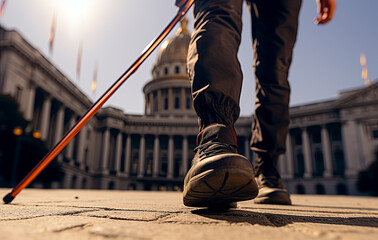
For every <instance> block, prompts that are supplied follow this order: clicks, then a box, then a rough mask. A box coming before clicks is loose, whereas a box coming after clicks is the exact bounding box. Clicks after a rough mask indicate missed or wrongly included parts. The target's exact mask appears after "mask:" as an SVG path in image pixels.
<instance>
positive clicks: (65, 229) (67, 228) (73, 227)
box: [53, 223, 94, 233]
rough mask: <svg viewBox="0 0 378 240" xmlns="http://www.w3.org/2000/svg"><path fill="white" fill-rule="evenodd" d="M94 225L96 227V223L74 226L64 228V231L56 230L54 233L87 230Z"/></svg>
mask: <svg viewBox="0 0 378 240" xmlns="http://www.w3.org/2000/svg"><path fill="white" fill-rule="evenodd" d="M93 225H94V223H83V224H78V225H73V226H70V227H65V228H62V229H56V230H54V231H53V232H56V233H60V232H64V231H68V230H73V229H84V228H87V227H89V226H93Z"/></svg>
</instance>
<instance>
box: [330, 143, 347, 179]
mask: <svg viewBox="0 0 378 240" xmlns="http://www.w3.org/2000/svg"><path fill="white" fill-rule="evenodd" d="M334 158H335V165H334V169H333V173H334V175H336V176H344V170H345V163H344V153H343V151H342V150H341V149H336V151H335V152H334Z"/></svg>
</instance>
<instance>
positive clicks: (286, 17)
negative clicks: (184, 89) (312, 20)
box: [250, 0, 301, 204]
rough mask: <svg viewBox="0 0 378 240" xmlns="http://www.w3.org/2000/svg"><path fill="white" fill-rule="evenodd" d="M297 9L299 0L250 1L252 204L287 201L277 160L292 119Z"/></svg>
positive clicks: (288, 201)
mask: <svg viewBox="0 0 378 240" xmlns="http://www.w3.org/2000/svg"><path fill="white" fill-rule="evenodd" d="M300 7H301V0H272V1H266V0H251V1H250V10H251V15H252V38H253V50H254V62H253V67H254V71H255V78H256V105H255V114H254V119H253V125H252V139H251V148H252V150H254V151H255V153H256V154H257V158H256V160H257V161H256V164H255V169H256V177H257V178H258V179H259V181H258V182H259V184H260V194H259V196H258V197H257V198H256V200H255V202H259V203H282V204H290V198H289V195H288V194H287V192H286V191H284V190H283V185H282V182H281V179H280V176H279V174H278V172H277V170H276V164H277V160H278V157H279V155H280V154H283V153H284V152H285V140H286V135H287V132H288V127H289V122H290V117H289V97H290V85H289V82H288V73H289V68H290V64H291V61H292V52H293V47H294V44H295V41H296V36H297V28H298V15H299V10H300ZM268 186H269V187H270V188H279V189H282V190H277V191H276V193H277V194H276V195H274V194H273V195H272V196H270V195H269V194H270V192H269V191H273V190H272V189H267V188H268ZM262 187H267V188H266V189H264V190H263V189H262ZM261 190H263V191H261ZM265 190H266V191H265ZM280 192H281V193H282V194H280ZM268 193H269V194H268ZM275 197H276V199H274V198H275Z"/></svg>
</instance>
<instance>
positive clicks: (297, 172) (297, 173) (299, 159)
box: [294, 152, 305, 178]
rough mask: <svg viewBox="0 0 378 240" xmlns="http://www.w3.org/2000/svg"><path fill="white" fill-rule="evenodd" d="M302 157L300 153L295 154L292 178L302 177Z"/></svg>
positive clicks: (303, 169)
mask: <svg viewBox="0 0 378 240" xmlns="http://www.w3.org/2000/svg"><path fill="white" fill-rule="evenodd" d="M304 171H305V168H304V157H303V153H302V152H298V153H297V157H296V162H295V173H294V176H295V177H297V178H301V177H303V175H304Z"/></svg>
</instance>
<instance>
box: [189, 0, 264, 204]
mask: <svg viewBox="0 0 378 240" xmlns="http://www.w3.org/2000/svg"><path fill="white" fill-rule="evenodd" d="M242 5H243V0H198V1H197V2H196V3H195V7H194V14H195V22H194V32H193V35H192V40H191V42H190V45H189V50H188V70H189V76H190V79H191V82H192V90H193V104H194V108H195V110H196V112H197V115H198V118H199V125H200V133H199V134H198V137H197V145H198V147H197V148H196V151H197V152H196V155H195V157H194V159H193V161H192V167H191V168H190V170H189V172H188V173H187V175H186V177H185V180H184V191H183V195H184V199H183V200H184V204H185V205H186V206H193V207H198V206H205V207H206V206H207V207H218V206H219V205H220V206H225V205H228V204H230V203H233V202H237V201H243V200H249V199H252V198H254V197H256V195H257V193H258V186H257V184H256V182H255V179H254V178H255V175H254V169H253V166H252V163H251V161H250V160H249V159H247V158H245V157H244V156H242V155H240V154H238V152H237V142H236V139H237V138H236V133H235V131H234V128H233V126H234V123H235V121H236V120H237V118H238V117H239V112H240V110H239V98H240V91H241V84H242V73H241V69H240V64H239V62H238V59H237V52H238V48H239V44H240V35H241V28H242V23H241V14H242Z"/></svg>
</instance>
